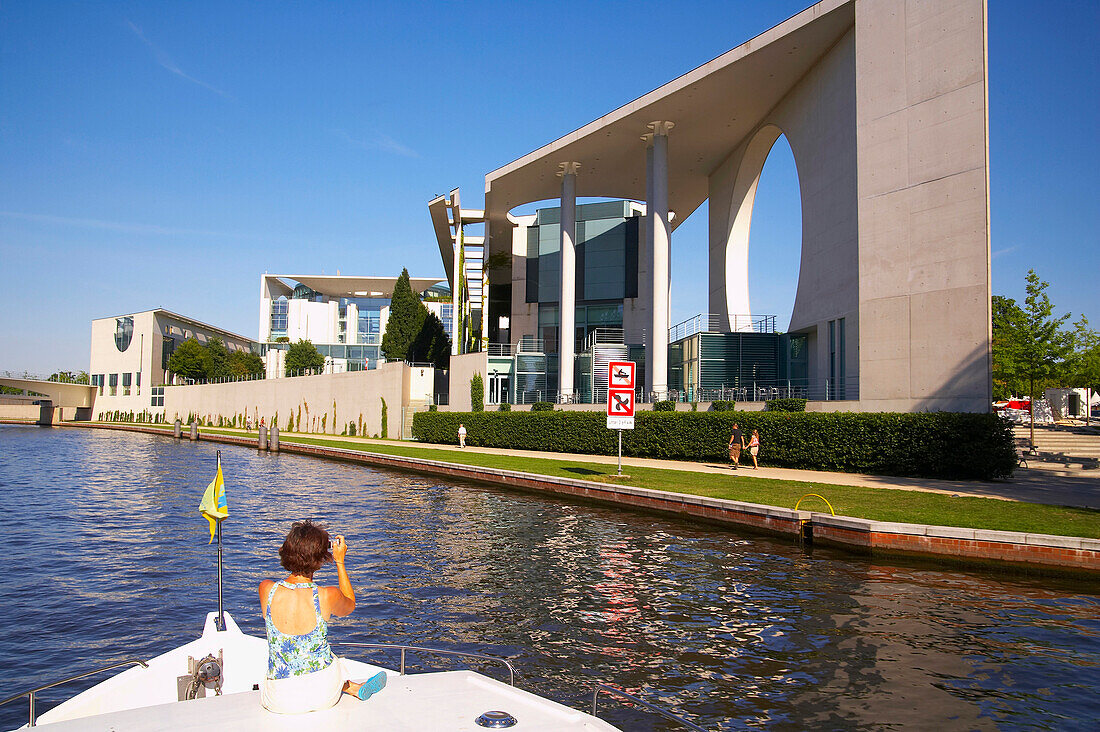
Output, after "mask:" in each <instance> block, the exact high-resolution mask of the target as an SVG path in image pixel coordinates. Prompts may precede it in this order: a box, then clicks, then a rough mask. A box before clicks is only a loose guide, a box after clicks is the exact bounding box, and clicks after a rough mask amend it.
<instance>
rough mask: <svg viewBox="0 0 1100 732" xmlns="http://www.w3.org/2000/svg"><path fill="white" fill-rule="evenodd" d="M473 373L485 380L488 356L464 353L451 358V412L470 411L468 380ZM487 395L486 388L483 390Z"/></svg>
mask: <svg viewBox="0 0 1100 732" xmlns="http://www.w3.org/2000/svg"><path fill="white" fill-rule="evenodd" d="M475 373H478V374H481V378H482V380H483V381H484V380H485V374H487V373H489V354H487V353H484V352H482V353H466V354H463V355H461V356H451V364H450V371H449V373H448V376H449V377H450V388H451V393H450V399H449V404H450V408H451V410H452V411H456V412H469V411H470V406H471V404H470V379H471V378H473V375H474V374H475ZM485 391H486V395H488V386H486V388H485Z"/></svg>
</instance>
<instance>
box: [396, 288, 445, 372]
mask: <svg viewBox="0 0 1100 732" xmlns="http://www.w3.org/2000/svg"><path fill="white" fill-rule="evenodd" d="M382 355H383V356H385V358H386V360H387V361H410V362H414V363H415V362H425V361H427V362H430V363H431V364H433V365H435V366H437V367H438V368H447V366H448V364H449V363H450V358H451V340H450V337H449V336H448V335H447V332H446V330H445V329H444V328H443V322H442V321H441V320H440V319H439V318H438V317H437V316H436V315H435V313H432V312H430V311H429V310H428V308H427V307H425V306H424V303H423V302H421V300H420V298H419V297H418V296H417V294H416V293H415V292H413V290H412V286H411V285H410V283H409V270H408V269H402V270H401V276H400V277H398V278H397V282H396V283H395V284H394V286H393V295H392V297H391V298H390V317H389V319H388V320H387V321H386V332H385V333H384V334H383V335H382Z"/></svg>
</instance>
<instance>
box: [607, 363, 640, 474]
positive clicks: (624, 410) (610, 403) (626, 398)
mask: <svg viewBox="0 0 1100 732" xmlns="http://www.w3.org/2000/svg"><path fill="white" fill-rule="evenodd" d="M607 429H609V430H616V431H618V433H619V472H618V474H619V475H622V474H623V430H632V429H634V362H633V361H612V362H610V363H609V364H607Z"/></svg>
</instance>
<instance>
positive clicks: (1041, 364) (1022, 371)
mask: <svg viewBox="0 0 1100 732" xmlns="http://www.w3.org/2000/svg"><path fill="white" fill-rule="evenodd" d="M1026 279H1027V287H1026V289H1027V297H1026V298H1024V307H1023V318H1022V319H1020V321H1019V323H1018V324H1017V325H1016V327H1014V328H1013V329H1012V343H1011V346H1009V351H1010V353H1011V357H1012V361H1013V363H1014V364H1015V366H1014V368H1015V369H1016V371H1017V373H1018V374H1019V376H1020V377H1021V378H1023V379H1025V380H1026V381H1027V383H1028V394H1030V395H1031V432H1030V442H1031V449H1032V450H1034V449H1035V398H1036V394H1035V385H1036V384H1039V385H1040V386H1042V384H1043V383H1044V382H1045V381H1047V380H1050V379H1054V378H1057V377H1058V376H1059V375H1060V371H1061V370H1062V369H1063V367H1064V362H1065V360H1066V359H1067V358H1068V357H1069V356H1070V354H1071V353H1072V350H1073V334H1072V333H1068V332H1066V331H1065V330H1063V329H1062V324H1063V323H1065V322H1066V321H1067V320H1069V318H1070V314H1069V313H1066V314H1065V315H1061V316H1057V317H1056V316H1055V315H1054V304H1053V303H1052V302H1051V301H1050V297H1049V296H1048V295H1047V293H1046V289H1047V287H1049V286H1050V283H1049V282H1043V281H1042V280H1041V279H1039V275H1037V274H1035V270H1033V269H1032V270H1028V273H1027V278H1026Z"/></svg>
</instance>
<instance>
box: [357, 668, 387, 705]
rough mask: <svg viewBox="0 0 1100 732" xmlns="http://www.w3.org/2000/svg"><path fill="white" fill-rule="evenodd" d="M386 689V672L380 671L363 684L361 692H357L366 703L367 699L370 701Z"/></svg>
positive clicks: (360, 688)
mask: <svg viewBox="0 0 1100 732" xmlns="http://www.w3.org/2000/svg"><path fill="white" fill-rule="evenodd" d="M385 688H386V672H385V671H379V672H378V673H376V674H375V675H374V676H371V677H370V678H369V679H367V680H366V681H364V682H363V684H362V686H360V687H359V691H358V692H356V696H358V697H359V698H360V699H361V700H362V701H366V700H367V699H370V698H371V697H372V696H374V695H375V694H377V693H378V692H380V691H382V689H385Z"/></svg>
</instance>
